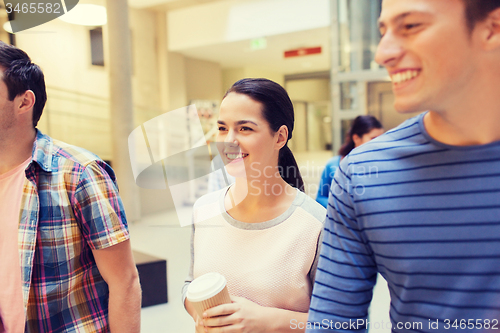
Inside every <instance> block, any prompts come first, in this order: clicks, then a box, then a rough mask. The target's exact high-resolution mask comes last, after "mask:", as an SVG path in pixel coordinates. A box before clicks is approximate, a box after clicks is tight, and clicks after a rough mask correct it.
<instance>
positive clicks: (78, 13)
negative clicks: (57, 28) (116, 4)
mask: <svg viewBox="0 0 500 333" xmlns="http://www.w3.org/2000/svg"><path fill="white" fill-rule="evenodd" d="M59 19H60V20H61V21H64V22H67V23H71V24H78V25H87V26H94V27H95V26H101V25H105V24H106V23H107V22H108V17H107V14H106V8H105V7H104V6H98V5H91V4H78V5H76V6H75V8H73V9H72V10H70V11H69V12H67V13H66V14H64V15H62V16H60V17H59Z"/></svg>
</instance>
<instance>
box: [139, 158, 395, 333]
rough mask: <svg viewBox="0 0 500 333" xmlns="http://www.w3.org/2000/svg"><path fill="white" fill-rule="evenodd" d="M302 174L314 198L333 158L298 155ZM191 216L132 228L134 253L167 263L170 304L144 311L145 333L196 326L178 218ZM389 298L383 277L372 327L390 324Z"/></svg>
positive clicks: (184, 234) (181, 332) (155, 218)
mask: <svg viewBox="0 0 500 333" xmlns="http://www.w3.org/2000/svg"><path fill="white" fill-rule="evenodd" d="M295 156H296V159H297V164H298V165H299V168H300V169H301V173H302V174H303V178H304V182H305V185H306V193H307V194H309V195H311V196H312V197H315V191H316V190H317V184H318V182H319V178H320V176H321V171H322V168H323V166H324V164H325V163H326V161H327V160H328V158H329V157H330V156H331V154H330V153H329V152H319V153H303V154H300V153H299V154H295ZM177 214H180V215H181V217H183V218H185V217H186V216H187V217H189V216H190V215H191V209H190V208H189V207H186V208H185V209H183V210H181V211H178V212H176V211H167V212H165V213H161V214H157V215H152V216H146V217H144V218H143V219H142V220H141V221H140V222H138V223H135V224H133V225H131V226H130V233H131V237H132V247H133V248H134V250H137V251H141V252H144V253H147V254H151V255H154V256H156V257H160V258H163V259H166V260H167V281H168V299H169V301H168V303H167V304H163V305H157V306H152V307H148V308H144V309H143V310H142V322H141V332H143V333H191V332H194V325H193V321H192V319H191V317H190V316H189V315H188V314H187V313H186V312H185V310H184V307H183V305H182V302H181V297H180V290H181V288H182V285H183V282H184V278H185V277H186V274H187V272H188V267H189V242H190V228H189V227H183V228H181V227H180V224H179V217H178V215H177ZM388 311H389V294H388V291H387V287H386V285H385V281H384V280H383V279H382V278H381V277H380V278H379V280H378V283H377V285H376V287H375V290H374V300H373V302H372V306H371V308H370V312H371V318H370V322H372V323H381V322H382V321H384V322H385V323H387V322H388V321H389V315H388ZM372 332H376V333H382V332H390V330H387V329H375V327H374V326H372V328H371V329H370V333H372Z"/></svg>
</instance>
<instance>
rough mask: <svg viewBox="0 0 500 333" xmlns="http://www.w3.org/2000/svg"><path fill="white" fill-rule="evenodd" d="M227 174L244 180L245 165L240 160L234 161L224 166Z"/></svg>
mask: <svg viewBox="0 0 500 333" xmlns="http://www.w3.org/2000/svg"><path fill="white" fill-rule="evenodd" d="M226 170H227V173H228V174H230V175H231V176H233V177H235V178H246V177H247V173H246V170H245V164H244V163H243V161H242V160H239V161H234V162H231V163H229V164H227V165H226Z"/></svg>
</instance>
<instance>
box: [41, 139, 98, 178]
mask: <svg viewBox="0 0 500 333" xmlns="http://www.w3.org/2000/svg"><path fill="white" fill-rule="evenodd" d="M33 158H34V160H36V161H37V162H38V163H39V164H41V165H42V167H44V168H45V169H49V168H53V167H54V166H56V165H62V164H67V163H69V164H73V165H78V166H81V167H83V168H85V167H86V166H88V165H89V164H91V163H93V162H96V161H97V162H100V163H103V161H102V160H101V159H100V158H99V156H97V155H96V154H94V153H91V152H90V151H88V150H86V149H84V148H81V147H77V146H74V145H71V144H68V143H66V142H63V141H60V140H57V139H54V138H52V137H50V136H48V135H45V134H43V133H41V132H40V131H38V132H37V137H36V141H35V147H34V152H33Z"/></svg>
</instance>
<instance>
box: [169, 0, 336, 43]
mask: <svg viewBox="0 0 500 333" xmlns="http://www.w3.org/2000/svg"><path fill="white" fill-rule="evenodd" d="M329 14H330V10H329V0H242V1H231V0H227V1H217V2H211V3H207V4H202V5H198V6H192V7H186V8H182V9H177V10H171V11H169V13H168V20H167V21H168V43H169V50H171V51H180V50H183V49H188V48H193V47H199V46H205V45H213V44H220V43H226V42H233V41H239V40H246V39H252V38H258V37H263V36H273V35H279V34H285V33H289V32H295V31H303V30H309V29H315V28H321V27H326V26H329V24H330V15H329Z"/></svg>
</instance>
